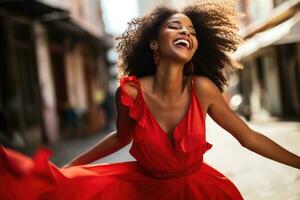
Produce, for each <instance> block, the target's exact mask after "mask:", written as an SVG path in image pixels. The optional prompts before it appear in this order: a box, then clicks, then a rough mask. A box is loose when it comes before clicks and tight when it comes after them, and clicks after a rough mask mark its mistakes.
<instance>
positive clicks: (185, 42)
mask: <svg viewBox="0 0 300 200" xmlns="http://www.w3.org/2000/svg"><path fill="white" fill-rule="evenodd" d="M180 42H182V43H184V44H186V47H187V48H190V43H189V41H187V40H184V39H178V40H176V41H175V43H174V44H175V45H177V44H179V43H180Z"/></svg>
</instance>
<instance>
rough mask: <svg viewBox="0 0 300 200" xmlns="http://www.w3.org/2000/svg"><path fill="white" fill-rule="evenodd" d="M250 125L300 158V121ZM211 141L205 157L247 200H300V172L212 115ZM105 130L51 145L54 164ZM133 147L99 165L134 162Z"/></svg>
mask: <svg viewBox="0 0 300 200" xmlns="http://www.w3.org/2000/svg"><path fill="white" fill-rule="evenodd" d="M248 125H249V126H250V127H251V128H252V129H254V130H255V131H257V132H260V133H262V134H264V135H266V136H267V137H269V138H270V139H272V140H273V141H275V142H276V143H278V144H280V145H281V146H282V147H284V148H286V149H287V150H289V151H291V152H293V153H295V154H297V155H300V122H294V121H272V120H263V121H256V122H250V123H248ZM206 127H207V129H206V132H207V133H206V134H207V141H208V142H209V143H211V144H213V148H212V149H210V150H209V151H208V152H206V154H205V155H204V160H205V162H207V163H208V164H209V165H211V166H213V167H214V168H215V169H217V170H218V171H220V172H221V173H223V174H224V175H225V176H227V177H228V178H229V179H230V180H231V181H232V182H233V183H234V184H235V185H236V186H237V188H238V189H239V190H240V192H241V193H242V195H243V197H244V198H245V200H300V170H298V169H295V168H292V167H289V166H286V165H283V164H281V163H278V162H275V161H272V160H270V159H267V158H264V157H262V156H260V155H258V154H256V153H253V152H251V151H249V150H248V149H246V148H244V147H242V146H241V145H240V144H239V143H238V142H237V140H235V139H234V138H233V137H232V136H231V135H230V134H229V133H228V132H226V131H225V130H224V129H222V128H221V127H219V126H218V125H217V124H216V123H215V122H214V121H213V120H212V119H211V118H209V116H208V117H207V120H206ZM111 131H112V130H105V131H103V132H101V133H99V134H96V135H93V136H89V137H88V138H84V139H83V138H77V139H73V140H68V141H65V142H61V143H59V144H56V145H53V146H50V148H51V149H52V150H53V151H54V156H53V157H52V158H51V161H52V162H54V163H55V164H56V165H58V166H63V165H64V164H66V163H67V162H69V161H70V160H71V159H72V158H74V157H75V156H76V155H78V154H80V153H82V152H84V151H85V150H87V149H88V148H90V147H91V146H93V145H94V144H95V143H97V142H98V141H99V140H100V139H101V138H103V137H104V136H105V135H106V134H107V133H109V132H111ZM129 148H130V144H129V145H127V146H126V147H124V148H122V149H121V150H119V151H117V152H115V153H113V154H111V155H109V156H106V157H104V158H102V159H100V160H98V161H97V162H95V163H112V162H122V161H128V160H134V158H133V157H132V156H131V155H130V154H129V153H128V151H129Z"/></svg>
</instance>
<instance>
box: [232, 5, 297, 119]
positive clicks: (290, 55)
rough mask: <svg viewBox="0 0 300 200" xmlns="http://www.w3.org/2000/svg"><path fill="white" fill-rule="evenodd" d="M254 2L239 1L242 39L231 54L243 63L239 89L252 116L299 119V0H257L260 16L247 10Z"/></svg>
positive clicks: (251, 7) (252, 6)
mask: <svg viewBox="0 0 300 200" xmlns="http://www.w3.org/2000/svg"><path fill="white" fill-rule="evenodd" d="M256 3H257V2H255V1H247V0H243V1H240V5H241V6H240V8H243V9H242V11H243V12H244V13H245V14H246V17H245V18H244V21H243V24H244V26H243V28H242V31H241V33H242V34H243V36H244V38H245V43H244V44H243V45H241V47H239V49H238V51H237V52H236V53H235V54H234V57H235V58H236V59H238V60H240V62H241V63H242V64H243V66H244V70H242V71H240V72H239V76H240V85H239V86H240V92H241V93H242V94H243V96H244V101H245V102H246V103H247V104H248V106H249V107H250V108H251V114H252V116H253V117H259V116H271V117H272V116H274V117H278V118H291V119H300V81H299V80H300V51H299V50H300V22H299V20H300V18H299V5H300V1H299V0H289V1H261V2H260V4H262V5H260V7H262V9H258V10H261V12H262V13H263V12H265V14H259V12H257V13H258V14H257V15H261V16H260V17H258V16H253V15H255V13H251V12H249V10H252V9H253V8H254V7H257V5H255V4H256ZM264 3H265V4H266V6H264V5H263V4H264ZM270 5H272V8H271V9H270ZM263 8H266V9H265V11H264V9H263Z"/></svg>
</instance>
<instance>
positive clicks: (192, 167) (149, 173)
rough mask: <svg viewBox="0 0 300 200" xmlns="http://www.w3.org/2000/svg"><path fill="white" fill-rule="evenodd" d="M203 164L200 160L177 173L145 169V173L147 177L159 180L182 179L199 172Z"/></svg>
mask: <svg viewBox="0 0 300 200" xmlns="http://www.w3.org/2000/svg"><path fill="white" fill-rule="evenodd" d="M202 163H203V161H202V160H200V161H197V162H195V163H193V164H192V165H190V166H186V167H185V168H183V169H179V170H176V171H157V170H150V169H145V168H143V172H144V174H145V175H147V176H150V177H153V178H159V179H169V178H180V177H184V176H188V175H191V174H193V173H195V172H197V171H198V170H199V169H200V168H201V166H202Z"/></svg>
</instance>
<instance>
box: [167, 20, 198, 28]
mask: <svg viewBox="0 0 300 200" xmlns="http://www.w3.org/2000/svg"><path fill="white" fill-rule="evenodd" d="M170 23H176V24H180V25H181V23H180V21H177V20H173V21H170V22H168V24H170ZM189 27H190V28H192V29H194V30H195V27H194V26H193V25H190V26H189Z"/></svg>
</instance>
